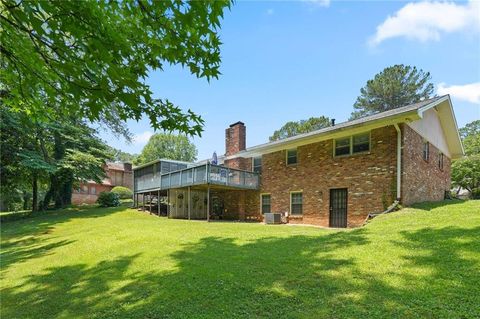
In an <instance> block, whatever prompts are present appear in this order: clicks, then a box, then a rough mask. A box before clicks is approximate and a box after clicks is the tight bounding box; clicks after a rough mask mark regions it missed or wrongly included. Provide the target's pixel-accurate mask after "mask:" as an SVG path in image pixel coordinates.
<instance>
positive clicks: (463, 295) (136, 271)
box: [1, 201, 480, 319]
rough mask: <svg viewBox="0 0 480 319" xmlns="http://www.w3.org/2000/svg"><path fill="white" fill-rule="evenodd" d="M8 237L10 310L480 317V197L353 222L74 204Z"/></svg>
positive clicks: (36, 313) (98, 314)
mask: <svg viewBox="0 0 480 319" xmlns="http://www.w3.org/2000/svg"><path fill="white" fill-rule="evenodd" d="M1 236H2V237H1V244H2V246H1V316H2V318H35V319H40V318H255V317H269V318H479V317H480V306H479V305H480V201H468V202H459V201H450V202H445V203H443V204H425V205H423V206H419V207H418V208H417V209H404V210H402V211H401V212H397V213H393V214H390V215H384V216H380V217H377V218H375V219H374V220H373V221H372V222H371V223H370V224H369V225H367V226H366V227H363V228H358V229H353V230H328V229H319V228H312V227H300V226H299V227H290V226H265V225H260V224H246V223H218V222H213V223H206V222H198V221H190V222H189V221H185V220H168V219H165V218H158V217H155V216H150V215H148V214H145V213H141V212H137V211H135V210H132V209H127V208H125V207H123V208H111V209H91V208H89V209H84V210H80V209H77V210H76V209H70V210H66V211H61V212H50V213H47V215H44V216H37V217H34V218H30V219H24V220H19V221H14V222H8V223H4V224H3V225H2V229H1Z"/></svg>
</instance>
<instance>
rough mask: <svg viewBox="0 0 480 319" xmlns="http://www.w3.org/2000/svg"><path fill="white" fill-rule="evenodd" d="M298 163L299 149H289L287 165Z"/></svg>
mask: <svg viewBox="0 0 480 319" xmlns="http://www.w3.org/2000/svg"><path fill="white" fill-rule="evenodd" d="M295 164H297V149H296V148H292V149H290V150H287V165H295Z"/></svg>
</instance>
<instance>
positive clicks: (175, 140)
mask: <svg viewBox="0 0 480 319" xmlns="http://www.w3.org/2000/svg"><path fill="white" fill-rule="evenodd" d="M197 153H198V152H197V148H196V147H195V145H194V144H193V143H192V142H190V140H189V139H188V137H186V136H185V135H174V134H164V133H157V134H154V135H152V137H150V140H149V141H148V143H147V145H145V147H144V148H143V150H142V152H141V153H140V155H139V156H138V157H137V158H136V159H135V164H136V165H141V164H145V163H148V162H151V161H154V160H157V159H160V158H168V159H172V160H178V161H186V162H193V161H195V160H196V159H197Z"/></svg>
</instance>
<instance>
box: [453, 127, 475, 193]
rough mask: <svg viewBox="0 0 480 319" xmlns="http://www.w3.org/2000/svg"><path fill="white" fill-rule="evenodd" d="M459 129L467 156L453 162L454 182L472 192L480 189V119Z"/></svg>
mask: <svg viewBox="0 0 480 319" xmlns="http://www.w3.org/2000/svg"><path fill="white" fill-rule="evenodd" d="M459 131H460V137H461V138H462V142H463V147H464V149H465V155H466V156H465V157H464V158H461V159H458V160H456V161H454V162H453V164H452V182H453V185H455V186H459V187H461V188H464V189H466V190H468V191H469V192H470V194H472V193H473V192H474V191H475V190H477V191H478V189H480V120H476V121H473V122H471V123H468V124H467V125H465V127H462V128H461V129H460V130H459ZM459 190H460V189H459ZM479 192H480V191H479Z"/></svg>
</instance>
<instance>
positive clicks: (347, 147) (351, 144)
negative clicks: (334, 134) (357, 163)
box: [334, 132, 370, 156]
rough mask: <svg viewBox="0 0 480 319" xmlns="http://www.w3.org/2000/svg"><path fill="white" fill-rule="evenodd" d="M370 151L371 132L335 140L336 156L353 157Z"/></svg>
mask: <svg viewBox="0 0 480 319" xmlns="http://www.w3.org/2000/svg"><path fill="white" fill-rule="evenodd" d="M368 151H370V132H368V133H362V134H357V135H352V136H348V137H342V138H338V139H336V140H335V151H334V152H335V156H344V155H352V154H357V153H364V152H368Z"/></svg>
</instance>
